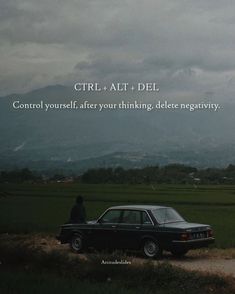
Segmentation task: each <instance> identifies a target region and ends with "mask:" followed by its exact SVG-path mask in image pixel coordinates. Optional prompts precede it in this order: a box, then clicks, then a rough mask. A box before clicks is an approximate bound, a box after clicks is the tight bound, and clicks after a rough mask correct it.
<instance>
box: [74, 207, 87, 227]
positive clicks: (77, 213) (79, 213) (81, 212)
mask: <svg viewBox="0 0 235 294" xmlns="http://www.w3.org/2000/svg"><path fill="white" fill-rule="evenodd" d="M70 222H71V223H76V224H82V223H86V209H85V207H84V205H83V204H82V203H76V204H75V205H74V206H73V208H72V209H71V212H70Z"/></svg>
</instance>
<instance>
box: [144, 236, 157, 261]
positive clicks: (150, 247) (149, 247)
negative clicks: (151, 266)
mask: <svg viewBox="0 0 235 294" xmlns="http://www.w3.org/2000/svg"><path fill="white" fill-rule="evenodd" d="M143 253H144V256H145V257H147V258H158V257H161V255H162V249H161V247H160V245H159V243H158V242H157V241H155V240H151V239H147V240H144V242H143Z"/></svg>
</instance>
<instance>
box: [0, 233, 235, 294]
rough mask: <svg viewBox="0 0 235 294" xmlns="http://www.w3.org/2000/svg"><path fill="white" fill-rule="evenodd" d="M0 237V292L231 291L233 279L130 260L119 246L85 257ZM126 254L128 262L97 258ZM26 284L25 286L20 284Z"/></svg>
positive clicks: (123, 257) (233, 290) (202, 293)
mask: <svg viewBox="0 0 235 294" xmlns="http://www.w3.org/2000/svg"><path fill="white" fill-rule="evenodd" d="M10 241H11V242H9V240H8V241H7V238H6V239H1V243H0V260H1V266H0V292H1V293H3V294H10V293H11V294H15V293H18V294H21V293H22V294H23V293H24V294H25V293H36V294H41V293H68V294H69V293H74V291H80V292H81V291H82V293H85V294H86V293H112V294H116V293H121V294H122V293H123V294H132V293H150V294H151V293H160V294H166V293H172V294H178V293H185V294H186V293H190V294H194V293H195V294H207V293H215V294H220V293H224V294H227V293H228V294H233V293H235V288H234V279H232V278H229V277H222V276H218V275H215V274H202V273H198V272H187V271H185V270H183V269H180V268H177V267H174V266H171V265H170V264H168V263H166V262H165V263H153V262H152V261H146V262H144V263H142V264H141V265H140V264H137V263H132V257H130V256H126V255H124V254H123V253H121V252H114V253H113V254H105V253H99V254H89V255H87V257H86V259H84V258H83V259H82V258H80V257H79V256H78V255H76V254H71V253H68V252H67V251H63V250H62V251H61V250H60V251H59V250H42V249H41V248H40V247H39V246H35V244H34V243H31V242H29V241H26V239H24V238H22V237H20V236H18V237H17V236H16V237H14V238H13V239H11V240H10ZM103 260H108V261H115V260H128V261H129V262H131V264H128V265H127V264H122V265H110V264H108V265H107V264H106V265H104V264H102V261H103ZM26 285H27V286H26Z"/></svg>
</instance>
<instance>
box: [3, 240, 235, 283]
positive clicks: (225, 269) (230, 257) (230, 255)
mask: <svg viewBox="0 0 235 294" xmlns="http://www.w3.org/2000/svg"><path fill="white" fill-rule="evenodd" d="M12 238H19V235H18V236H17V237H16V236H12V235H5V236H0V241H4V242H11V243H12V242H13V239H12ZM20 238H23V239H24V240H25V242H27V243H28V244H31V245H32V246H33V247H37V248H40V249H42V250H45V251H51V250H59V251H63V252H64V253H65V254H71V255H72V256H76V257H78V255H77V254H76V253H71V251H70V248H69V246H68V245H61V244H60V243H59V242H58V241H57V240H55V239H54V238H52V237H49V236H40V235H31V236H29V235H26V236H22V237H20ZM14 242H15V240H14ZM79 257H81V258H85V259H86V254H84V255H82V254H81V255H79ZM128 259H130V260H131V262H132V263H133V264H141V263H144V262H145V261H146V259H144V258H141V257H139V256H138V257H137V256H135V257H132V256H129V255H128ZM155 262H158V261H155ZM160 262H169V263H170V264H172V265H175V266H179V267H182V268H184V269H186V270H196V271H202V272H210V273H217V274H223V275H230V276H232V277H233V278H235V248H231V249H200V250H193V251H190V252H189V253H188V254H187V255H186V256H185V257H183V258H174V257H173V256H172V255H170V254H168V253H165V254H164V255H163V258H162V259H161V260H160Z"/></svg>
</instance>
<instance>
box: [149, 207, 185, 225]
mask: <svg viewBox="0 0 235 294" xmlns="http://www.w3.org/2000/svg"><path fill="white" fill-rule="evenodd" d="M152 214H153V215H154V217H155V219H156V220H157V222H158V223H159V224H167V223H175V222H183V221H185V220H184V219H183V218H182V216H181V215H179V213H178V212H177V211H175V210H174V209H173V208H171V207H165V208H159V209H154V210H152Z"/></svg>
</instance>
